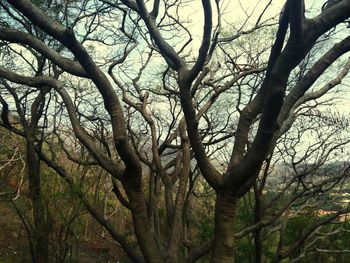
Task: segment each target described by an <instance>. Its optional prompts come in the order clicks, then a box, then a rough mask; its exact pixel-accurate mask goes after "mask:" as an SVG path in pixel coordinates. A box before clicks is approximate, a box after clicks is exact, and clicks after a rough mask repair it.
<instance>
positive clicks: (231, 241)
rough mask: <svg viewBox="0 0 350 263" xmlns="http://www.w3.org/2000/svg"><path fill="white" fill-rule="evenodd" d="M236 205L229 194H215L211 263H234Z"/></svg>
mask: <svg viewBox="0 0 350 263" xmlns="http://www.w3.org/2000/svg"><path fill="white" fill-rule="evenodd" d="M236 204H237V198H236V197H234V196H232V195H231V194H227V193H220V192H218V193H217V197H216V206H215V233H214V246H213V249H212V254H211V260H210V262H211V263H228V262H231V263H232V262H234V245H235V237H234V232H235V231H234V228H235V212H236Z"/></svg>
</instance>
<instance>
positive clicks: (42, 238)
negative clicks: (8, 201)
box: [26, 134, 49, 263]
mask: <svg viewBox="0 0 350 263" xmlns="http://www.w3.org/2000/svg"><path fill="white" fill-rule="evenodd" d="M26 143H27V146H26V148H27V152H26V155H27V165H28V177H29V189H30V199H31V202H32V205H33V218H34V226H35V229H34V231H35V232H34V242H33V243H34V254H35V255H34V259H35V263H46V262H48V256H49V246H48V226H47V223H46V211H45V210H46V209H45V206H44V203H43V200H42V196H41V185H40V171H39V160H38V158H37V156H36V153H35V142H34V138H33V136H32V135H31V134H30V135H29V134H28V135H27V138H26Z"/></svg>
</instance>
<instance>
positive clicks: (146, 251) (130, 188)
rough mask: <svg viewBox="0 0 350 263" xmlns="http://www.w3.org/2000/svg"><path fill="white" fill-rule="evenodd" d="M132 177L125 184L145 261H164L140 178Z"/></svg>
mask: <svg viewBox="0 0 350 263" xmlns="http://www.w3.org/2000/svg"><path fill="white" fill-rule="evenodd" d="M130 177H131V178H132V176H130ZM135 177H137V176H135ZM131 178H128V179H127V180H125V181H123V186H124V189H125V191H126V193H127V195H128V198H129V202H130V208H131V214H132V219H133V225H134V229H135V234H136V237H137V240H138V243H139V245H140V249H141V251H142V254H143V256H144V259H145V262H154V263H158V262H163V261H164V260H163V257H162V253H161V251H160V250H161V248H159V247H158V244H157V242H156V240H155V237H154V233H152V227H151V225H150V222H149V218H148V213H147V206H146V203H145V199H144V194H143V191H142V187H141V183H140V180H139V179H138V178H133V179H131Z"/></svg>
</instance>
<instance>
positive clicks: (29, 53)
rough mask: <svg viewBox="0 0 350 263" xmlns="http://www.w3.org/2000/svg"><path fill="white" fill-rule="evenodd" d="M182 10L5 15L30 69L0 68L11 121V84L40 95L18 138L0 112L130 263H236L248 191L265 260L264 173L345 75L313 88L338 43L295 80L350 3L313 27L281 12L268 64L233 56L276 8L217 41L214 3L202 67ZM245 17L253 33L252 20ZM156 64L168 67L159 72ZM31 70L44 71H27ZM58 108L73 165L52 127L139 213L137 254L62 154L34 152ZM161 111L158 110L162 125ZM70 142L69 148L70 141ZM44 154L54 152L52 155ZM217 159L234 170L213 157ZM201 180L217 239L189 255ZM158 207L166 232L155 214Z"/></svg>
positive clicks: (112, 6)
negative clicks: (205, 259)
mask: <svg viewBox="0 0 350 263" xmlns="http://www.w3.org/2000/svg"><path fill="white" fill-rule="evenodd" d="M186 4H187V3H186V2H185V1H175V2H174V3H173V2H169V1H164V2H161V1H154V2H152V4H150V5H149V3H145V2H144V1H142V0H136V1H132V0H121V1H107V0H103V1H99V2H94V1H83V3H82V4H81V6H79V5H78V4H77V3H76V2H74V1H72V2H70V1H62V2H55V3H52V2H51V1H50V3H47V4H46V5H45V4H40V3H37V2H30V1H28V0H7V1H4V2H1V10H2V11H4V12H3V13H4V14H5V15H3V16H2V17H1V26H0V39H1V41H2V44H3V49H4V50H5V51H6V52H8V53H11V54H16V57H17V58H20V59H22V60H23V61H25V63H26V64H27V66H26V67H25V72H24V73H22V72H21V70H23V68H22V69H21V67H20V66H19V65H18V63H15V62H14V63H10V62H8V63H3V65H1V67H0V77H1V78H3V79H6V81H5V80H4V81H2V86H1V87H2V88H1V90H5V89H6V90H8V92H10V93H11V95H12V97H13V101H14V103H15V104H17V105H16V106H17V112H18V111H19V110H20V107H18V103H19V102H18V101H16V100H17V99H16V96H17V95H16V93H15V92H11V84H8V86H7V84H6V83H7V82H11V83H13V85H16V87H17V86H18V87H21V88H22V89H23V88H24V89H26V88H27V89H28V90H31V89H33V90H35V92H36V94H38V95H37V97H36V99H34V100H33V103H32V106H31V109H32V110H31V113H29V112H24V113H23V114H22V116H23V117H22V119H23V121H22V123H21V124H22V126H23V127H22V128H23V131H22V130H20V129H16V127H14V126H13V125H11V123H10V121H9V119H8V118H7V114H4V112H5V113H6V111H7V110H6V107H7V108H8V104H9V103H6V101H5V99H2V101H1V103H2V105H3V114H2V125H3V126H5V127H6V128H8V129H10V130H13V131H14V132H17V133H18V134H21V135H23V136H24V137H25V139H26V141H27V145H28V147H27V148H28V149H27V155H28V160H27V161H28V163H30V164H31V165H34V166H35V167H37V166H38V165H37V163H38V162H39V158H40V159H41V160H43V161H44V162H45V163H46V164H47V165H48V166H50V167H51V168H52V169H54V170H55V171H56V172H57V173H58V174H60V175H61V176H62V177H63V178H64V179H65V180H66V181H67V182H68V183H69V184H70V186H71V187H73V188H74V189H75V190H76V192H77V195H78V196H79V198H80V199H81V201H82V202H83V203H84V205H85V206H86V208H87V210H88V211H89V212H90V213H91V214H92V215H93V217H94V218H95V219H96V220H97V221H98V222H99V223H100V224H101V225H103V226H104V227H105V228H106V230H107V231H108V232H109V233H110V234H111V235H112V236H113V238H114V239H115V240H116V241H118V242H119V244H120V245H121V246H122V247H123V249H124V250H125V251H126V253H127V254H128V255H129V257H130V258H131V259H132V260H134V261H135V262H142V261H146V262H183V261H186V262H193V261H195V260H197V259H198V258H199V257H201V256H202V255H203V254H205V253H207V252H208V251H209V250H211V262H232V261H233V260H234V251H235V239H237V238H238V237H239V235H240V233H235V231H234V230H235V215H236V209H237V205H238V203H239V202H240V199H241V198H242V197H243V196H244V195H245V194H246V193H248V192H249V190H250V189H252V188H254V189H255V192H256V201H257V204H256V218H255V225H256V226H255V227H254V226H253V228H252V229H253V231H254V234H255V241H256V245H257V251H256V254H257V257H256V258H260V256H258V255H259V254H261V252H259V251H258V250H259V249H258V248H259V246H260V245H259V238H260V237H259V236H260V232H259V231H260V230H259V229H260V226H261V224H262V223H261V222H264V221H263V220H262V219H261V218H260V217H261V216H259V214H260V212H259V209H260V208H259V204H258V202H259V195H261V191H262V189H263V188H261V187H260V186H259V185H258V184H257V179H258V176H259V173H260V171H261V169H262V167H263V165H264V164H266V163H269V160H271V155H272V153H273V151H274V148H275V147H276V145H277V143H278V141H279V138H281V136H283V135H284V134H286V133H287V132H288V131H289V130H290V128H291V127H292V124H293V123H294V122H295V120H296V119H297V118H298V114H300V113H301V112H303V110H301V108H302V107H303V106H305V105H307V103H310V101H313V100H316V99H319V98H320V97H321V96H323V95H324V94H326V93H327V92H329V91H331V90H332V88H333V87H334V86H336V85H337V84H339V83H340V82H341V81H342V79H343V78H344V77H345V76H346V74H347V72H348V67H349V66H348V64H346V65H345V67H344V69H343V71H341V72H340V74H339V75H338V76H337V78H335V79H334V81H333V82H331V83H328V84H327V85H326V86H324V87H321V88H320V86H319V85H314V84H315V83H316V81H317V80H318V79H320V77H321V76H322V75H323V74H324V73H325V71H326V69H327V68H328V67H330V66H331V65H332V64H333V63H335V62H336V61H337V60H338V59H339V58H340V57H341V56H342V55H343V54H345V53H347V52H348V51H349V48H350V38H349V37H343V38H342V39H341V40H339V42H338V43H336V44H335V45H334V46H332V47H329V48H328V49H327V50H326V51H324V52H323V54H318V56H317V58H316V60H315V61H314V60H310V61H311V62H310V63H309V64H311V66H310V67H308V68H306V69H305V70H304V71H300V72H301V73H300V74H294V72H295V71H296V70H298V69H299V66H300V65H301V64H302V63H305V61H306V60H307V58H308V56H309V55H310V54H311V53H310V52H312V50H313V48H314V47H315V45H317V43H318V40H320V39H322V37H323V36H325V35H327V32H328V31H329V30H331V29H332V28H334V27H336V26H338V27H341V26H342V27H343V26H344V24H343V22H345V21H346V20H347V19H348V18H349V16H350V1H348V0H342V1H338V2H337V3H336V4H334V5H333V6H330V5H327V8H324V9H323V10H321V9H320V11H319V13H318V14H316V15H315V16H314V17H313V18H306V17H305V11H306V10H305V7H304V1H302V0H298V1H289V0H288V1H286V3H285V5H284V8H283V10H282V11H281V14H280V17H279V21H278V25H277V27H278V29H277V32H276V35H275V37H274V39H273V43H272V47H271V50H270V51H269V48H270V45H269V44H267V45H266V46H263V47H261V49H254V45H250V47H249V48H246V49H245V47H244V46H242V43H241V46H240V43H237V42H238V41H239V40H240V39H241V37H242V36H245V35H247V34H254V33H255V32H256V31H257V30H262V29H265V28H266V27H268V26H272V25H273V21H272V20H269V19H268V20H264V19H263V17H264V15H265V12H266V10H267V9H268V8H269V6H270V4H271V1H269V3H268V4H267V5H266V7H265V8H264V9H263V11H262V13H261V14H260V15H259V16H258V18H257V20H256V21H255V23H254V24H253V26H252V27H245V26H244V25H245V24H246V22H244V23H243V26H242V27H240V26H239V25H237V26H236V27H235V28H236V29H237V28H238V30H237V32H233V34H230V35H229V36H223V37H221V34H220V33H221V16H222V13H221V12H222V10H221V8H222V6H221V5H220V2H219V1H215V8H216V9H215V10H216V11H215V12H216V13H217V15H218V21H217V22H216V23H215V30H214V29H213V27H214V26H213V23H214V22H213V20H214V19H213V9H212V2H211V1H209V0H203V1H202V11H203V17H204V27H203V32H202V33H203V35H202V40H201V43H200V47H199V51H198V55H197V56H196V57H195V58H193V54H192V53H190V52H189V44H190V42H191V41H192V40H193V33H192V32H191V29H190V27H187V26H186V25H187V23H186V21H184V20H183V19H181V15H180V11H181V8H182V7H183V6H185V5H186ZM246 14H247V21H248V20H251V19H253V16H252V15H251V14H249V13H246ZM116 17H119V18H120V19H115V18H116ZM58 21H60V22H58ZM115 25H117V26H115ZM177 36H180V37H179V38H177ZM183 36H185V37H183ZM339 37H342V34H340V35H339ZM169 39H170V40H169ZM178 39H180V40H179V43H180V44H177V42H176V41H177V40H178ZM325 41H327V38H326V40H325ZM236 43H237V44H236ZM230 45H231V46H230ZM103 48H105V50H104V52H105V54H107V52H108V51H109V50H111V52H110V53H109V54H108V55H106V56H105V57H104V58H101V57H99V56H98V54H99V53H98V52H97V51H96V50H97V49H103ZM242 50H243V51H244V52H243V51H242ZM237 51H239V52H237ZM137 53H139V54H140V53H141V55H139V56H136V55H135V54H137ZM145 54H146V55H145ZM159 55H161V56H162V57H163V59H164V60H165V63H163V62H160V61H159ZM5 56H6V54H5ZM264 56H266V57H267V59H266V60H265V59H264ZM215 57H217V58H218V59H217V60H215ZM12 58H13V57H12ZM28 58H30V59H28ZM32 58H35V59H36V61H38V62H39V61H42V63H41V64H40V63H38V65H37V66H33V65H32V63H31V59H32ZM260 60H263V61H264V62H263V63H261V62H260ZM128 63H129V64H128ZM135 64H137V65H139V67H138V68H137V69H135V67H134V65H135ZM153 65H158V66H159V67H160V68H162V69H161V70H159V71H158V72H157V74H153V75H152V76H157V78H158V79H157V80H156V81H150V80H149V78H148V79H147V74H146V73H147V71H148V70H151V69H152V66H153ZM107 66H108V69H106V67H107ZM104 70H107V71H108V73H109V76H110V78H109V77H108V76H107V74H106V73H105V72H104ZM159 72H160V73H159ZM295 76H297V77H295ZM111 80H112V81H111ZM29 87H30V88H29ZM90 88H91V90H92V91H91V92H90ZM116 88H117V89H118V91H116ZM20 92H22V91H20ZM23 94H25V95H24V96H23V98H31V96H32V95H31V93H30V94H28V93H26V90H24V92H23ZM50 94H55V96H56V95H57V100H56V103H57V104H60V106H59V107H56V111H57V112H61V114H67V115H68V117H69V119H70V123H71V127H72V130H73V133H74V137H75V139H77V141H78V142H79V143H80V145H79V146H78V147H77V148H79V149H84V150H87V153H88V154H85V155H80V156H79V158H76V156H75V152H74V150H73V149H70V148H69V147H67V144H68V143H66V142H64V140H62V138H64V136H62V134H59V130H58V129H57V126H55V127H54V130H55V131H56V135H55V137H56V138H57V140H58V141H59V144H60V145H61V147H62V149H64V152H65V153H66V154H67V156H68V159H69V160H71V161H72V162H74V163H77V164H81V165H86V166H89V165H97V166H99V167H101V168H103V169H104V170H105V171H106V172H107V173H108V174H109V175H110V176H111V180H112V182H113V192H114V193H115V195H116V197H117V198H118V200H119V201H120V202H121V204H123V205H124V206H125V208H126V209H127V210H128V211H130V213H131V217H132V222H133V228H134V233H135V236H136V238H137V242H138V246H139V248H140V251H139V250H135V249H133V244H131V243H130V242H128V241H127V239H126V238H125V236H124V235H123V234H122V233H119V231H116V229H115V228H113V226H112V225H111V224H110V221H108V219H107V218H106V216H105V213H103V212H102V213H101V212H100V211H99V210H98V209H97V208H96V207H95V206H94V205H93V204H92V203H91V202H90V200H89V199H88V198H87V197H86V195H85V194H84V192H83V191H82V188H81V187H79V184H77V182H76V180H75V179H74V178H73V177H72V176H71V175H70V173H69V171H68V170H67V169H65V168H64V167H62V165H60V164H59V161H58V160H57V158H55V154H54V151H53V150H52V151H51V152H49V153H48V152H46V151H44V150H43V149H42V148H41V147H40V145H41V144H42V143H44V142H41V141H40V136H39V135H38V134H36V132H35V131H36V128H38V121H39V119H40V117H41V112H42V110H43V108H42V107H44V105H48V104H45V101H44V98H45V96H49V95H50ZM225 95H227V97H225ZM87 98H88V99H87ZM225 98H226V100H225ZM231 98H232V101H229V102H227V100H228V99H229V100H231ZM94 99H95V100H94ZM121 100H122V102H121ZM220 102H221V103H223V102H226V105H225V107H227V108H228V110H227V113H228V114H227V115H225V116H219V115H217V114H215V107H218V108H219V107H220V105H219V103H220ZM99 104H102V105H103V106H104V109H101V108H100V106H99ZM62 105H64V106H62ZM123 105H124V106H125V109H124V108H123ZM60 107H61V108H60ZM156 107H162V108H161V110H160V111H158V112H157V110H156ZM162 111H166V113H164V112H162ZM57 112H56V113H57ZM161 113H163V114H161ZM182 114H183V115H182ZM20 116H21V114H20ZM25 118H27V120H26V119H25ZM29 119H30V121H29ZM50 121H51V120H50ZM23 132H24V133H23ZM142 136H145V137H147V138H143V137H142ZM71 138H72V136H67V137H66V140H72V141H75V139H74V138H73V139H71ZM45 143H47V145H49V147H51V149H53V145H52V143H50V141H48V140H47V141H45ZM38 146H39V147H38ZM222 149H224V150H223V151H224V152H225V153H226V160H225V158H222V157H218V155H217V153H218V152H220V151H221V150H222ZM311 150H312V149H311ZM34 152H36V154H37V155H36V154H35V153H34ZM81 156H83V157H82V158H80V157H81ZM193 157H194V158H195V160H196V162H195V164H194V162H193V161H192V159H193ZM29 171H31V170H30V169H29ZM33 171H34V170H33ZM198 171H200V175H201V176H203V177H204V179H205V181H206V182H207V183H208V184H209V185H210V187H211V188H212V189H213V190H214V191H215V195H216V204H215V228H214V237H213V240H212V241H209V242H208V243H206V244H204V245H202V246H199V247H197V248H194V247H193V245H192V244H188V243H187V242H185V241H184V240H185V239H186V236H187V234H188V231H187V230H188V229H187V230H186V224H185V223H184V219H183V218H184V214H185V211H186V209H187V207H188V203H189V202H190V199H191V196H192V194H193V189H194V184H195V183H196V179H198V174H199V173H198ZM36 175H37V174H36ZM299 177H300V176H299ZM33 178H34V176H33ZM35 178H39V177H38V176H35ZM296 178H298V176H297V177H296ZM145 182H147V186H145V185H146V184H145ZM301 182H303V183H304V184H305V182H304V181H301ZM302 185H303V184H302ZM259 187H260V189H259ZM162 188H163V189H162ZM145 189H147V191H146V193H145ZM259 192H260V194H259ZM161 194H163V196H162V197H161V196H160V195H161ZM33 198H34V195H33ZM34 199H35V198H34ZM163 201H164V206H165V214H166V217H165V218H166V219H165V220H164V221H162V219H160V216H159V209H158V208H159V202H163ZM287 206H288V205H287ZM345 212H346V211H341V212H339V213H338V214H337V215H336V216H335V217H337V216H339V215H340V214H341V213H345ZM38 214H40V213H38ZM281 214H283V212H281V213H279V215H281ZM327 220H329V221H330V220H331V219H327ZM327 220H326V221H325V222H324V223H326V222H329V221H327ZM316 230H318V228H317V225H316V227H315V228H312V229H310V231H309V232H307V233H305V235H304V236H303V237H302V238H301V240H299V241H296V242H295V247H298V246H300V244H302V243H303V241H304V240H306V239H307V238H309V236H310V235H311V234H313V233H314V232H315V231H316ZM282 248H283V246H282V245H281V251H279V250H278V252H277V254H276V260H277V261H278V260H280V259H283V258H286V257H288V256H289V255H290V253H292V252H293V251H294V250H293V247H292V248H290V249H289V250H288V251H286V250H283V251H282ZM139 252H141V253H139ZM257 262H259V259H257Z"/></svg>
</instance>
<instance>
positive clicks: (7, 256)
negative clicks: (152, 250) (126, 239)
mask: <svg viewBox="0 0 350 263" xmlns="http://www.w3.org/2000/svg"><path fill="white" fill-rule="evenodd" d="M78 251H79V252H78V257H77V259H76V260H74V261H70V259H69V258H67V259H66V260H65V262H72V263H73V262H74V263H117V262H118V263H129V262H130V261H129V260H128V259H127V256H126V255H125V253H124V252H123V251H122V249H121V248H120V247H119V246H118V245H117V244H115V243H113V242H112V241H108V240H106V239H103V238H102V237H99V236H97V237H94V239H93V240H79V243H78ZM27 262H28V263H30V262H31V258H30V250H29V246H28V239H27V237H26V232H25V230H24V228H23V227H21V221H20V219H19V218H18V217H17V216H16V215H15V214H14V213H13V212H12V211H11V210H10V209H9V208H6V207H4V206H2V204H1V203H0V263H27Z"/></svg>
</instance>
